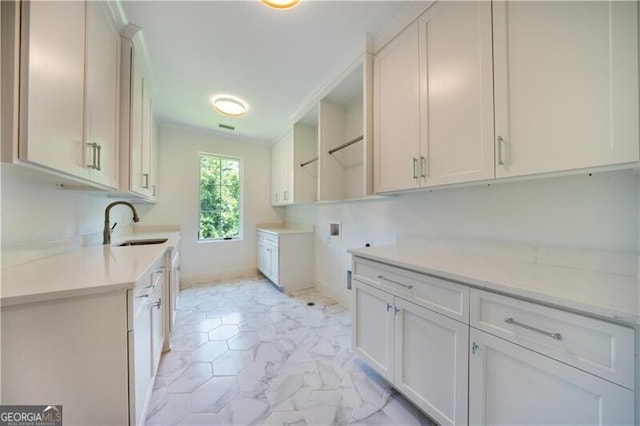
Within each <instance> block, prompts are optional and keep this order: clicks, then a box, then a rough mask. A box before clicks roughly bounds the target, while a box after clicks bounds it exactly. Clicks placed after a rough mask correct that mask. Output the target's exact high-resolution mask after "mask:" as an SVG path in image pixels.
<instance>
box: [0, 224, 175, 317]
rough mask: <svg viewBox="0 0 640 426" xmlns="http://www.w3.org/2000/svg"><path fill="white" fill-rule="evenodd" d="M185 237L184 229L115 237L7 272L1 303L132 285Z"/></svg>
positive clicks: (3, 282) (114, 289)
mask: <svg viewBox="0 0 640 426" xmlns="http://www.w3.org/2000/svg"><path fill="white" fill-rule="evenodd" d="M151 238H167V241H166V242H165V243H162V244H152V245H141V246H123V247H119V246H118V244H120V243H122V242H124V241H126V240H140V239H151ZM179 240H180V233H179V232H143V233H132V234H126V235H120V236H118V237H117V238H116V237H114V240H113V241H112V244H111V245H110V246H103V245H93V246H87V247H82V248H80V249H77V250H72V251H68V252H65V253H61V254H57V255H54V256H50V257H45V258H43V259H39V260H36V261H33V262H29V263H25V264H22V265H18V266H14V267H11V268H7V269H3V270H2V281H1V288H0V290H1V291H0V302H1V305H2V306H10V305H19V304H25V303H33V302H42V301H47V300H55V299H61V298H67V297H75V296H83V295H88V294H95V293H102V292H111V291H117V290H122V289H127V288H133V286H134V285H135V283H136V281H137V280H138V279H140V278H141V277H142V276H143V275H144V274H145V272H146V271H147V269H148V268H149V267H151V265H152V264H153V263H154V262H155V261H156V260H158V259H159V258H160V257H162V256H163V255H164V254H165V253H166V251H167V250H169V249H172V248H173V247H175V246H176V244H178V242H179Z"/></svg>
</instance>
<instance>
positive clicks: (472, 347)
mask: <svg viewBox="0 0 640 426" xmlns="http://www.w3.org/2000/svg"><path fill="white" fill-rule="evenodd" d="M478 349H479V346H478V344H477V343H476V342H473V343H472V344H471V353H472V354H473V355H475V354H476V352H478Z"/></svg>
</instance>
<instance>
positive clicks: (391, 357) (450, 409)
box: [352, 279, 469, 425]
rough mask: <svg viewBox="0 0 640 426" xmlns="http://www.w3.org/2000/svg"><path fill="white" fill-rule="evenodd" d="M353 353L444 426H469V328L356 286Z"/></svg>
mask: <svg viewBox="0 0 640 426" xmlns="http://www.w3.org/2000/svg"><path fill="white" fill-rule="evenodd" d="M353 282H354V286H353V290H354V295H353V299H352V300H353V307H352V308H353V309H352V312H353V347H354V349H355V352H356V353H357V354H358V355H359V356H360V357H362V358H363V359H364V360H365V361H366V362H367V363H368V364H369V365H370V366H371V367H373V368H374V369H375V370H376V371H378V372H379V373H380V374H381V375H382V376H383V377H385V378H386V379H387V380H389V382H391V383H392V384H393V385H394V386H395V387H396V388H397V389H398V390H399V391H400V392H402V393H403V394H404V395H405V396H407V397H408V398H409V399H410V400H411V401H412V402H413V403H414V404H416V405H417V406H418V407H420V408H421V409H422V410H424V411H425V413H427V414H428V415H429V416H431V417H432V418H433V419H434V420H436V421H437V422H438V423H440V424H443V425H445V424H446V425H455V424H466V423H467V374H468V366H467V359H468V358H467V353H468V350H467V349H468V333H469V326H468V325H467V324H463V323H461V322H458V321H456V320H453V319H451V318H448V317H446V316H444V315H441V314H439V313H436V312H433V311H431V310H429V309H426V308H423V307H421V306H418V305H416V304H414V303H411V302H408V301H406V300H404V299H402V298H399V297H395V296H394V295H392V294H390V293H387V292H386V291H382V290H379V289H377V288H375V287H372V286H370V285H368V284H365V283H363V282H361V281H359V280H357V279H356V280H354V281H353Z"/></svg>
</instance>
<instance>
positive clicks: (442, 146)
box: [419, 1, 494, 186]
mask: <svg viewBox="0 0 640 426" xmlns="http://www.w3.org/2000/svg"><path fill="white" fill-rule="evenodd" d="M419 27H420V77H421V78H420V84H421V88H420V93H421V100H420V122H421V124H420V129H421V130H420V138H421V149H420V151H421V167H422V168H426V170H422V169H421V175H424V176H426V183H427V185H429V186H431V185H442V184H449V183H459V182H469V181H475V180H482V179H490V178H493V177H494V155H493V140H494V138H493V63H492V45H491V3H490V2H485V1H483V2H441V3H438V4H436V5H434V6H432V7H430V8H429V9H428V11H427V13H426V14H424V15H423V16H422V17H421V18H420V20H419Z"/></svg>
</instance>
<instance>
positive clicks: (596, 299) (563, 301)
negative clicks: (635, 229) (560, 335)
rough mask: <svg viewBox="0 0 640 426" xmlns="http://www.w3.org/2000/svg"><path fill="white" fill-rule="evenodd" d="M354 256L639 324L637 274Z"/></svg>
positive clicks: (401, 252)
mask: <svg viewBox="0 0 640 426" xmlns="http://www.w3.org/2000/svg"><path fill="white" fill-rule="evenodd" d="M349 252H350V253H351V254H352V255H354V256H358V257H362V258H365V259H370V260H375V261H378V262H383V263H386V264H389V265H393V266H397V267H400V268H404V269H408V270H412V271H416V272H420V273H424V274H428V275H432V276H437V277H440V278H444V279H448V280H453V281H456V282H460V283H463V284H467V285H469V286H471V287H475V288H480V289H486V290H491V291H496V292H500V293H503V294H507V295H512V296H515V297H519V298H524V299H529V300H533V301H537V302H540V303H543V304H547V305H552V306H557V307H560V308H564V309H567V310H571V311H574V312H579V313H584V314H587V315H591V316H596V317H600V318H604V319H609V320H614V321H616V322H621V323H625V324H628V325H636V326H638V325H640V308H639V297H640V295H639V281H638V277H637V276H632V275H618V274H615V273H605V272H598V271H592V270H585V269H578V268H571V267H565V266H557V265H549V264H540V263H533V262H527V261H522V260H516V259H509V258H499V257H493V256H485V255H476V254H472V253H468V252H467V253H465V252H458V251H454V250H447V249H439V248H416V247H403V246H401V245H391V246H380V247H368V248H359V249H352V250H349Z"/></svg>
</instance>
